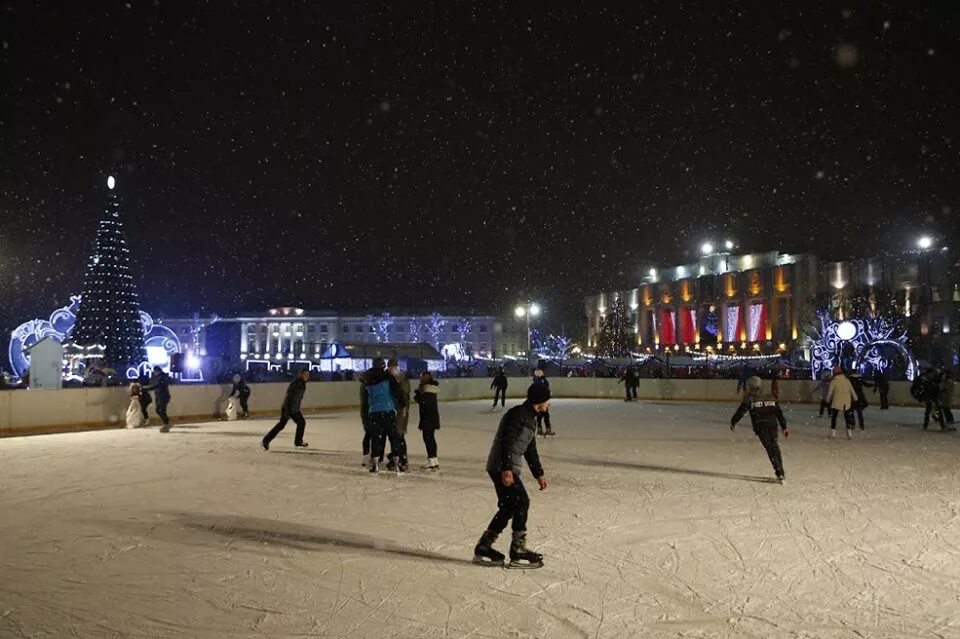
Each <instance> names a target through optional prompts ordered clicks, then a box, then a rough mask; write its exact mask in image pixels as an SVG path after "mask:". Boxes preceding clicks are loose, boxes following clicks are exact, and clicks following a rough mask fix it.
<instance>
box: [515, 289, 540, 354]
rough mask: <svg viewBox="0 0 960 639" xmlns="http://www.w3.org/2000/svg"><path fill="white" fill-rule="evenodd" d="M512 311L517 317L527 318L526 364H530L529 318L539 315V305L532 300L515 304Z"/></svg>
mask: <svg viewBox="0 0 960 639" xmlns="http://www.w3.org/2000/svg"><path fill="white" fill-rule="evenodd" d="M514 313H515V314H516V316H517V318H518V319H519V318H521V317H522V318H525V319H526V320H527V366H530V360H531V355H532V353H531V352H530V351H531V339H530V318H531V317H536V316H538V315H540V305H539V304H536V303H533V302H527V303H526V304H520V305H518V306H517V308H516V310H515V311H514Z"/></svg>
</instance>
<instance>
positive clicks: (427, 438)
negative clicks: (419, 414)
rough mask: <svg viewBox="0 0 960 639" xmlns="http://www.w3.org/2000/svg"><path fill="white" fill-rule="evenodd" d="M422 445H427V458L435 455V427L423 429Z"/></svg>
mask: <svg viewBox="0 0 960 639" xmlns="http://www.w3.org/2000/svg"><path fill="white" fill-rule="evenodd" d="M423 445H424V446H426V447H427V457H428V458H433V457H436V456H437V431H436V430H435V429H433V428H424V429H423Z"/></svg>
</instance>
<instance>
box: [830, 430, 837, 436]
mask: <svg viewBox="0 0 960 639" xmlns="http://www.w3.org/2000/svg"><path fill="white" fill-rule="evenodd" d="M836 436H837V431H836V429H835V428H831V429H830V437H831V438H835V437H836Z"/></svg>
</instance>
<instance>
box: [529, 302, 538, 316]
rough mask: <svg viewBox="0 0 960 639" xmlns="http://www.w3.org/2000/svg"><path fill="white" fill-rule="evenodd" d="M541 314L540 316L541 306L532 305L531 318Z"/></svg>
mask: <svg viewBox="0 0 960 639" xmlns="http://www.w3.org/2000/svg"><path fill="white" fill-rule="evenodd" d="M539 314H540V306H539V305H538V304H531V305H530V316H531V317H536V316H537V315H539Z"/></svg>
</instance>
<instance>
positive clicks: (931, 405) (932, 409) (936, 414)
mask: <svg viewBox="0 0 960 639" xmlns="http://www.w3.org/2000/svg"><path fill="white" fill-rule="evenodd" d="M931 413H932V414H933V419H935V420H936V421H938V422H940V428H946V427H947V425H946V422H944V419H943V409H941V408H940V402H937V401H933V400H927V406H926V409H925V410H924V411H923V427H924V428H926V427H927V424H929V423H930V414H931ZM951 417H952V415H951Z"/></svg>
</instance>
